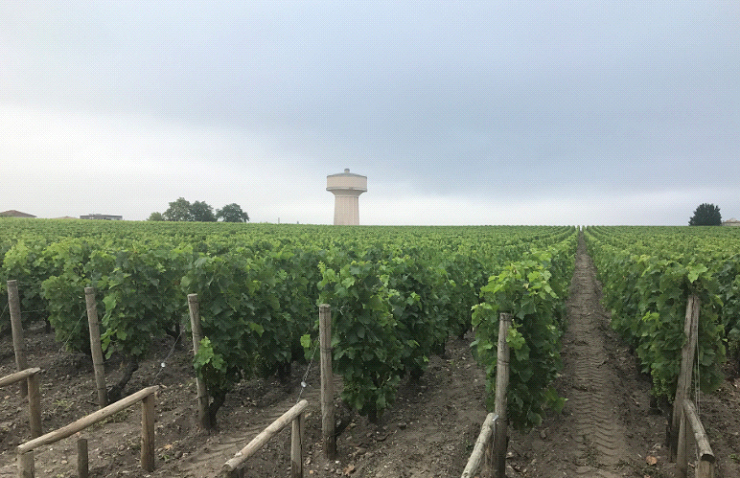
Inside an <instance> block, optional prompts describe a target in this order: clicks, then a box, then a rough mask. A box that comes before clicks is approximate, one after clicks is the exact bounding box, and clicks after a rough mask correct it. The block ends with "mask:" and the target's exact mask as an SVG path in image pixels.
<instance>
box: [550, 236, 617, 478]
mask: <svg viewBox="0 0 740 478" xmlns="http://www.w3.org/2000/svg"><path fill="white" fill-rule="evenodd" d="M599 296H600V294H599V291H598V290H597V280H596V273H595V268H594V266H593V261H592V260H591V257H590V256H589V255H588V254H587V252H586V245H585V242H584V239H583V236H581V237H580V238H579V243H578V251H577V254H576V267H575V271H574V275H573V282H572V283H571V297H570V300H569V304H568V305H569V307H568V327H567V329H566V332H565V335H564V337H563V343H569V344H570V345H569V347H570V349H569V353H568V354H564V357H563V360H564V365H565V369H566V370H573V377H572V383H571V386H572V390H571V392H570V396H569V397H568V398H569V405H570V406H569V408H570V413H571V414H572V416H573V417H574V418H575V434H574V435H575V436H574V440H575V442H576V444H577V446H576V449H575V457H574V463H575V464H576V465H577V468H576V472H577V473H578V476H588V477H592V476H601V477H604V478H611V477H615V476H621V473H618V471H619V468H620V466H619V465H620V464H621V463H623V458H624V457H625V456H628V453H629V451H628V450H629V445H628V443H627V439H626V436H627V429H626V427H625V426H624V424H623V422H622V420H621V413H620V409H619V406H620V405H619V402H618V398H617V397H620V396H621V393H620V391H619V390H617V384H619V383H620V379H619V377H618V374H617V372H616V370H615V368H614V367H613V365H612V364H611V363H610V357H609V354H608V352H607V349H606V344H605V340H606V338H605V335H604V333H603V331H602V326H603V317H604V316H605V314H604V313H603V309H602V306H601V304H600V303H599V299H598V298H599Z"/></svg>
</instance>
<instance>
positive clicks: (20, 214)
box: [0, 209, 36, 217]
mask: <svg viewBox="0 0 740 478" xmlns="http://www.w3.org/2000/svg"><path fill="white" fill-rule="evenodd" d="M0 217H36V216H34V215H33V214H27V213H25V212H20V211H16V210H15V209H11V210H10V211H5V212H0Z"/></svg>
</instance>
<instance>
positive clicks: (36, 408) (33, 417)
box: [0, 367, 42, 438]
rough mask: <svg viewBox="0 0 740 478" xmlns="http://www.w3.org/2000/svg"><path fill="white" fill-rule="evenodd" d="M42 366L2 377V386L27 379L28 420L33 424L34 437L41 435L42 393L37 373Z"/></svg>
mask: <svg viewBox="0 0 740 478" xmlns="http://www.w3.org/2000/svg"><path fill="white" fill-rule="evenodd" d="M40 371H41V369H40V368H38V367H37V368H27V369H25V370H21V371H20V372H16V373H13V374H10V375H6V376H5V377H2V378H0V388H2V387H4V386H6V385H12V384H14V383H16V382H21V381H25V382H26V386H27V389H28V415H29V417H28V420H29V423H30V426H31V436H32V437H33V438H36V437H39V436H41V433H42V432H41V393H40V392H39V380H38V376H37V374H38V373H39V372H40Z"/></svg>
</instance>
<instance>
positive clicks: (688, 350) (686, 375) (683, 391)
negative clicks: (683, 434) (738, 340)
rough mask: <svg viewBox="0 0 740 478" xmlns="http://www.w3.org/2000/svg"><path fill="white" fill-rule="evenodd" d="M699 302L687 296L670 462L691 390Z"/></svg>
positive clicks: (673, 456) (674, 403) (697, 299)
mask: <svg viewBox="0 0 740 478" xmlns="http://www.w3.org/2000/svg"><path fill="white" fill-rule="evenodd" d="M700 306H701V301H700V300H699V297H697V296H696V295H695V294H691V296H689V299H688V302H687V303H686V320H685V322H684V329H683V330H684V334H685V335H686V343H685V344H684V346H683V348H682V349H681V372H680V373H679V376H678V385H677V387H676V399H675V400H674V401H673V415H672V417H671V426H670V428H669V436H668V445H669V448H670V452H671V461H674V462H675V461H676V456H677V449H678V434H679V428H680V421H681V416H682V415H683V402H684V400H686V399H687V398H688V397H689V390H690V389H691V375H692V372H693V369H694V353H695V351H696V343H697V340H698V337H697V334H696V330H697V327H696V325H697V324H698V322H699V308H700Z"/></svg>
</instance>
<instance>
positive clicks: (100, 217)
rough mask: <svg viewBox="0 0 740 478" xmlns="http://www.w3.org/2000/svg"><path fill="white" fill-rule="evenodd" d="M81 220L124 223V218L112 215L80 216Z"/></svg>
mask: <svg viewBox="0 0 740 478" xmlns="http://www.w3.org/2000/svg"><path fill="white" fill-rule="evenodd" d="M80 219H95V220H98V221H122V220H123V216H113V215H111V214H88V215H86V216H80Z"/></svg>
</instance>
